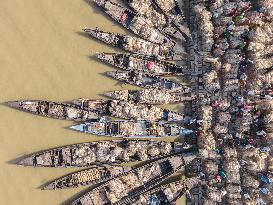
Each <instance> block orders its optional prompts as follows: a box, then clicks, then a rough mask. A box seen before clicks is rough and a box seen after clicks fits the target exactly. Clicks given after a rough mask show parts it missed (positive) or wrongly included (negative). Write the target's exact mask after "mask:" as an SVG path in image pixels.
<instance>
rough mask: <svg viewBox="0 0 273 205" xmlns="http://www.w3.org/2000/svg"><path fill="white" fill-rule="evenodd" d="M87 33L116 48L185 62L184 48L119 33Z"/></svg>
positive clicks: (99, 31) (87, 30)
mask: <svg viewBox="0 0 273 205" xmlns="http://www.w3.org/2000/svg"><path fill="white" fill-rule="evenodd" d="M83 31H85V32H86V33H88V34H89V35H91V36H93V37H94V38H97V39H99V40H101V41H103V42H105V43H107V44H109V45H112V46H114V47H117V48H120V49H123V50H126V51H129V52H132V53H138V54H143V55H147V56H154V57H156V58H159V59H168V60H183V59H184V54H185V53H184V51H183V50H182V48H178V47H174V48H170V47H168V46H165V45H160V44H155V43H152V42H149V41H146V40H143V39H141V38H137V37H132V36H126V35H122V34H118V33H112V32H104V31H102V30H99V29H98V28H96V29H83Z"/></svg>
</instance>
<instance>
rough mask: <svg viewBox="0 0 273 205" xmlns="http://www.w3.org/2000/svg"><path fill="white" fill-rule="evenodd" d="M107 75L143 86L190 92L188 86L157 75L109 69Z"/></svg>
mask: <svg viewBox="0 0 273 205" xmlns="http://www.w3.org/2000/svg"><path fill="white" fill-rule="evenodd" d="M105 74H106V75H107V76H109V77H112V78H115V79H116V80H120V81H123V82H126V83H128V84H131V85H136V86H139V87H142V88H158V89H165V90H168V91H170V92H189V91H190V88H189V87H188V86H185V85H182V84H180V83H178V82H175V81H173V80H169V79H166V78H163V77H159V76H156V75H152V74H148V73H145V72H137V71H134V70H133V71H108V72H106V73H105Z"/></svg>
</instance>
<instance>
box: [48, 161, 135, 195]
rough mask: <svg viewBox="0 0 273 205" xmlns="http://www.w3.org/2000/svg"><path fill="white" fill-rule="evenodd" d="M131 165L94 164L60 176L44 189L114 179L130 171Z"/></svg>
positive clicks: (89, 184)
mask: <svg viewBox="0 0 273 205" xmlns="http://www.w3.org/2000/svg"><path fill="white" fill-rule="evenodd" d="M130 170H131V168H130V167H122V166H110V165H105V166H94V167H91V168H88V169H85V170H81V171H77V172H74V173H71V174H68V175H66V176H64V177H61V178H58V179H56V180H54V181H52V182H50V183H48V184H46V185H45V186H44V187H43V189H44V190H57V189H66V188H76V187H80V186H87V185H88V186H91V185H95V184H98V183H102V182H105V181H108V180H110V179H113V178H115V177H117V176H119V175H120V174H123V173H126V172H128V171H130Z"/></svg>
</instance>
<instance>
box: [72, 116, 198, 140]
mask: <svg viewBox="0 0 273 205" xmlns="http://www.w3.org/2000/svg"><path fill="white" fill-rule="evenodd" d="M70 128H71V129H74V130H77V131H80V132H84V133H88V134H93V135H99V136H108V137H122V138H160V137H180V136H183V135H184V133H185V130H187V131H188V134H191V133H194V131H192V130H188V129H185V128H184V127H182V126H180V125H179V124H177V123H166V122H149V121H145V120H142V121H134V120H106V119H105V118H101V119H100V120H98V121H95V122H86V123H83V124H77V125H73V126H71V127H70Z"/></svg>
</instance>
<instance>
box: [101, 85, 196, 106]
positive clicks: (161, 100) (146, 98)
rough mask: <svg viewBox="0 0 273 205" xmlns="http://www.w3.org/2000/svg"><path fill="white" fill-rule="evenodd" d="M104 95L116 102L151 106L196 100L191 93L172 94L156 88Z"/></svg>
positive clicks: (120, 91)
mask: <svg viewBox="0 0 273 205" xmlns="http://www.w3.org/2000/svg"><path fill="white" fill-rule="evenodd" d="M104 95H105V96H107V97H110V98H113V99H116V100H124V101H128V102H133V103H136V104H138V103H140V104H151V105H156V104H157V105H160V104H169V103H177V102H183V101H191V100H193V99H194V97H193V96H189V93H170V92H169V91H167V90H163V89H156V88H154V89H153V88H148V89H142V90H118V91H112V92H105V93H104ZM187 95H188V96H187Z"/></svg>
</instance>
